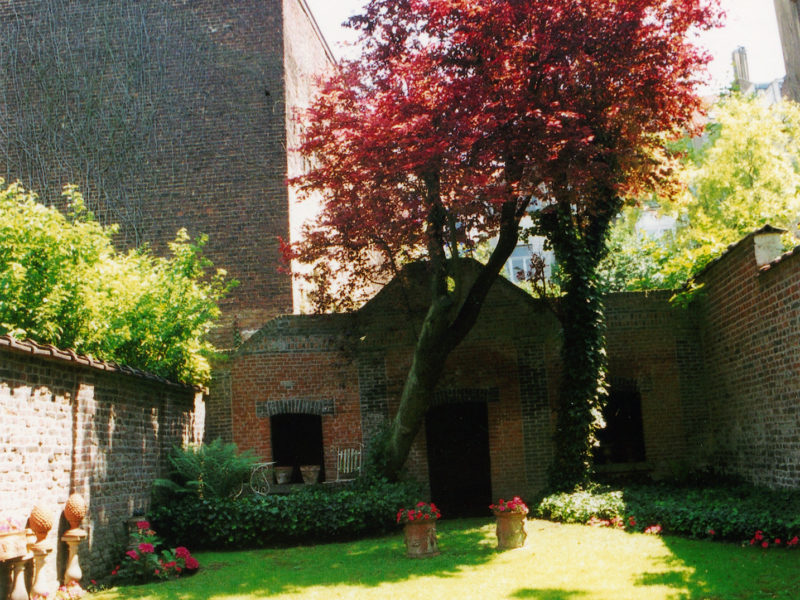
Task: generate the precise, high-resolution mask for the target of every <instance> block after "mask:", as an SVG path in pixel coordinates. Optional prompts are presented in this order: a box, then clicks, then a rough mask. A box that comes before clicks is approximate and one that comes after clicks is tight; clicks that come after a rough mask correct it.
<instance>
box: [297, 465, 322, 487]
mask: <svg viewBox="0 0 800 600" xmlns="http://www.w3.org/2000/svg"><path fill="white" fill-rule="evenodd" d="M319 472H320V466H319V465H302V466H301V467H300V474H301V475H302V476H303V482H304V483H305V484H306V485H314V484H315V483H317V480H318V479H319Z"/></svg>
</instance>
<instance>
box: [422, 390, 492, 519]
mask: <svg viewBox="0 0 800 600" xmlns="http://www.w3.org/2000/svg"><path fill="white" fill-rule="evenodd" d="M425 434H426V443H427V447H428V474H429V476H430V484H431V499H432V500H433V502H435V503H436V505H437V506H438V507H439V508H440V509H441V511H442V516H443V517H474V516H486V514H487V508H486V507H487V506H489V504H491V502H492V482H491V471H490V467H489V411H488V407H487V405H486V402H458V403H447V404H445V405H442V406H438V407H435V408H432V409H431V410H429V411H428V415H427V417H426V419H425Z"/></svg>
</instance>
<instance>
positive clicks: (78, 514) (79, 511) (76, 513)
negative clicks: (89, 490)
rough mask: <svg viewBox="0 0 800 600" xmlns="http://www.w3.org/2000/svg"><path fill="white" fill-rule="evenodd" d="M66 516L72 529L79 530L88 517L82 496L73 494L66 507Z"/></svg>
mask: <svg viewBox="0 0 800 600" xmlns="http://www.w3.org/2000/svg"><path fill="white" fill-rule="evenodd" d="M64 516H65V517H66V519H67V521H69V526H70V528H71V529H78V528H79V527H80V526H81V523H82V522H83V518H84V517H85V516H86V501H85V500H84V499H83V496H81V495H80V494H72V495H71V496H70V497H69V498H67V504H66V506H64Z"/></svg>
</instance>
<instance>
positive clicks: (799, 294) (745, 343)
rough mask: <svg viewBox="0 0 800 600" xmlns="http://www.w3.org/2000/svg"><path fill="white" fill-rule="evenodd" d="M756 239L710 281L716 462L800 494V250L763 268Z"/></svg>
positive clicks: (715, 269)
mask: <svg viewBox="0 0 800 600" xmlns="http://www.w3.org/2000/svg"><path fill="white" fill-rule="evenodd" d="M764 235H767V236H768V235H773V236H775V235H777V234H770V233H766V234H760V235H750V236H748V237H747V238H745V239H744V240H743V241H742V242H740V243H739V244H737V245H736V246H734V247H732V248H731V249H730V250H729V251H728V252H727V254H726V255H725V256H724V258H723V259H722V260H719V261H717V262H716V263H714V264H712V265H711V266H710V267H709V268H708V269H707V270H706V272H705V273H704V274H703V276H702V278H701V281H702V282H704V283H705V291H706V292H705V294H704V295H703V296H702V297H701V304H700V307H699V308H700V309H701V311H702V312H701V317H702V318H701V319H700V323H701V324H702V329H701V331H702V348H703V359H704V363H705V380H704V388H705V389H704V391H705V398H706V400H707V404H708V423H709V426H708V428H707V430H706V437H705V440H704V446H705V447H704V450H705V454H706V455H707V456H708V459H709V461H710V462H711V463H712V464H714V465H716V466H718V467H720V468H722V469H723V470H725V471H727V472H729V473H732V474H738V475H742V476H744V477H746V478H747V479H748V480H751V481H754V482H757V483H760V484H765V485H768V486H773V487H791V488H797V487H800V247H799V248H796V249H795V251H794V252H792V253H788V254H786V255H784V256H782V257H780V258H778V259H776V260H774V261H772V262H769V263H767V264H764V265H761V266H759V265H758V264H757V262H756V248H757V244H758V242H759V241H760V240H759V238H760V237H762V236H764Z"/></svg>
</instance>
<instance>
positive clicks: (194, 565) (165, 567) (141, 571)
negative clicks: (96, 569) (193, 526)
mask: <svg viewBox="0 0 800 600" xmlns="http://www.w3.org/2000/svg"><path fill="white" fill-rule="evenodd" d="M136 528H137V531H136V532H135V533H134V536H133V537H134V540H135V542H136V547H135V549H133V550H128V551H127V552H126V553H125V557H126V558H125V560H124V561H123V562H122V564H119V565H117V566H116V567H114V569H113V570H112V571H111V575H112V576H119V577H121V578H123V579H132V580H138V579H145V580H146V579H152V578H153V577H156V578H159V579H168V578H170V577H179V576H180V575H181V574H182V573H183V572H184V571H195V570H197V569H198V568H200V563H199V562H198V561H197V559H196V558H194V557H193V556H192V555H191V553H190V552H189V550H188V549H187V548H186V547H185V546H178V547H177V548H175V549H174V550H161V551H159V552H157V551H156V548H157V547H158V546H160V542H159V539H158V537H157V536H156V532H155V531H153V530H152V529H150V523H149V522H147V521H138V522H137V523H136Z"/></svg>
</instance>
